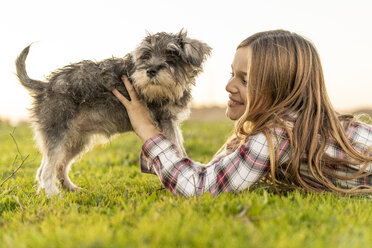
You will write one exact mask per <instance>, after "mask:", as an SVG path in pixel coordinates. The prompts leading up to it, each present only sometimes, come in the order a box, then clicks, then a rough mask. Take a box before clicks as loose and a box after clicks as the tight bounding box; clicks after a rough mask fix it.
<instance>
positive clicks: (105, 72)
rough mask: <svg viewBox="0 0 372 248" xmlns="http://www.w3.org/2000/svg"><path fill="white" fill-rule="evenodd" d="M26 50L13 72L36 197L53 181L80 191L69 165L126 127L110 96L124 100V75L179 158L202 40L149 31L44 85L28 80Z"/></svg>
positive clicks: (204, 51)
mask: <svg viewBox="0 0 372 248" xmlns="http://www.w3.org/2000/svg"><path fill="white" fill-rule="evenodd" d="M29 49H30V46H28V47H26V48H25V49H24V50H23V51H22V52H21V53H20V55H19V56H18V57H17V59H16V74H17V76H18V78H19V81H20V82H21V84H22V85H23V86H24V87H25V88H27V89H28V90H29V91H30V94H31V96H32V99H33V103H32V108H31V122H32V126H33V129H34V132H35V140H36V141H37V144H38V147H39V150H40V152H41V154H42V161H41V165H40V167H39V169H38V170H37V173H36V180H37V182H38V192H40V190H41V189H44V190H45V193H46V195H47V196H52V195H58V193H59V187H58V185H57V183H58V182H59V183H60V185H61V186H62V187H63V188H65V189H67V190H70V191H76V190H78V189H81V188H79V187H77V186H76V185H75V184H74V183H73V182H71V180H70V178H69V176H68V173H69V170H70V167H71V164H72V163H73V162H74V160H76V159H77V158H80V157H81V156H82V155H83V154H84V153H85V152H87V151H88V150H89V149H90V148H92V147H93V146H94V144H95V143H96V141H97V137H100V136H103V137H104V138H105V139H106V140H109V139H110V137H112V136H113V135H115V134H118V133H123V132H128V131H132V130H133V129H132V126H131V123H130V120H129V118H128V114H127V112H126V111H125V108H123V105H122V104H121V103H120V102H119V100H118V99H117V98H116V97H115V96H114V95H113V94H112V92H111V91H112V90H113V89H114V88H116V89H118V90H119V91H120V92H121V93H122V94H123V95H124V96H125V97H127V98H129V95H128V92H127V91H126V89H125V87H124V85H123V82H122V81H121V76H122V75H126V76H127V77H128V78H129V80H130V82H131V83H132V85H133V87H134V89H135V91H136V92H137V94H138V97H139V99H141V100H143V101H144V102H145V103H146V105H147V108H148V110H149V113H150V116H151V118H152V120H153V121H154V123H155V124H156V125H157V127H158V128H159V129H160V130H161V132H162V133H164V135H165V136H166V137H167V138H169V139H170V140H171V141H172V142H174V144H175V145H176V146H177V147H178V148H179V149H180V151H181V152H182V153H183V155H185V154H186V152H185V149H184V147H183V138H182V133H181V131H180V128H179V124H180V122H182V121H183V120H185V119H186V118H187V117H188V115H189V112H190V103H191V90H192V86H193V85H195V80H196V77H197V76H198V75H199V74H200V73H201V72H202V71H203V64H204V62H205V60H206V59H207V57H208V56H209V55H210V53H211V48H210V47H209V46H208V45H207V44H206V43H204V42H202V41H199V40H195V39H191V38H189V37H187V33H186V31H184V30H181V31H180V32H179V33H176V34H172V33H165V32H160V33H156V34H149V33H148V34H147V36H146V37H145V38H144V39H143V40H142V42H141V43H140V44H139V45H138V46H137V48H136V49H135V50H134V51H133V52H131V53H128V54H127V55H125V56H124V57H123V58H115V57H112V58H109V59H106V60H103V61H100V62H93V61H89V60H84V61H81V62H78V63H73V64H70V65H67V66H65V67H63V68H61V69H58V70H56V71H54V72H52V73H51V74H50V75H49V76H48V77H47V78H46V80H44V81H39V80H34V79H31V78H29V76H28V75H27V72H26V65H25V61H26V57H27V55H28V52H29Z"/></svg>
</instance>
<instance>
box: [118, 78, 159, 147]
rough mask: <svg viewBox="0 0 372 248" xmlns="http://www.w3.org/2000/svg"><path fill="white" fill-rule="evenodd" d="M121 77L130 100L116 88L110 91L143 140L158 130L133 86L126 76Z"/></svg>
mask: <svg viewBox="0 0 372 248" xmlns="http://www.w3.org/2000/svg"><path fill="white" fill-rule="evenodd" d="M121 79H122V80H123V82H124V86H125V88H126V89H127V91H128V93H129V96H130V98H131V101H129V100H128V99H127V98H125V97H124V96H123V95H122V94H121V93H120V92H119V91H118V90H117V89H114V90H113V91H112V93H113V94H114V95H115V96H116V97H117V98H118V99H119V101H120V102H121V103H122V104H123V105H124V107H125V108H126V110H127V113H128V116H129V119H130V122H131V124H132V127H133V130H134V132H135V133H136V134H137V135H138V137H140V139H141V140H142V141H143V142H145V141H146V140H147V139H149V138H151V137H153V136H154V135H156V134H159V133H160V131H159V130H158V129H157V128H156V127H155V125H154V124H153V122H152V121H151V119H150V117H149V113H148V112H149V111H148V109H147V107H146V105H145V104H144V103H143V102H142V101H140V100H139V99H138V96H137V93H136V91H135V90H134V89H133V86H132V84H131V83H130V82H129V80H128V78H127V77H126V76H122V78H121Z"/></svg>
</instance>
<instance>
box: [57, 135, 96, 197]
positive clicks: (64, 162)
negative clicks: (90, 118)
mask: <svg viewBox="0 0 372 248" xmlns="http://www.w3.org/2000/svg"><path fill="white" fill-rule="evenodd" d="M67 140H68V141H67V142H66V143H65V144H64V150H65V153H63V157H62V158H61V162H60V163H59V164H58V167H57V179H58V180H59V182H60V183H61V185H62V187H63V188H65V189H67V190H69V191H77V190H79V189H81V188H80V187H78V186H76V185H75V184H74V183H73V182H72V181H71V179H70V178H69V176H68V173H69V171H70V168H71V165H72V164H73V162H74V160H75V158H76V157H79V155H80V156H81V155H82V154H83V153H84V152H85V151H86V150H88V148H89V146H88V144H89V138H88V137H84V136H81V135H79V134H76V133H75V134H74V135H70V137H69V138H68V139H67Z"/></svg>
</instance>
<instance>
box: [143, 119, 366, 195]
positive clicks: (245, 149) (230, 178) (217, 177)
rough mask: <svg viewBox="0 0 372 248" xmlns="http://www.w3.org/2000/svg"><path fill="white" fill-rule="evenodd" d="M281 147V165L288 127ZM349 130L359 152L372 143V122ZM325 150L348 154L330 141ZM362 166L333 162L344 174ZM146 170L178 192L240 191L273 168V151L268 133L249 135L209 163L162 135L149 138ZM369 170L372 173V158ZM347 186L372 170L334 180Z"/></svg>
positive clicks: (282, 133)
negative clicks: (183, 152) (187, 155)
mask: <svg viewBox="0 0 372 248" xmlns="http://www.w3.org/2000/svg"><path fill="white" fill-rule="evenodd" d="M274 133H275V135H276V137H277V139H274V140H277V141H275V142H274V144H276V146H279V150H278V151H279V154H278V155H279V166H280V165H284V164H286V163H287V162H288V161H289V159H290V157H289V156H290V145H289V140H288V136H287V133H286V131H285V130H284V129H283V128H275V129H274ZM346 135H347V137H348V138H349V139H350V141H351V143H352V144H353V146H354V147H355V148H356V150H358V151H361V152H363V151H366V150H367V148H368V147H369V146H372V126H369V125H366V124H363V123H360V122H355V123H352V124H351V125H350V127H349V128H348V130H346ZM326 153H327V154H328V155H330V156H332V157H336V158H347V155H346V153H345V152H344V151H343V150H342V149H341V148H340V147H339V146H338V145H337V144H336V143H332V142H331V143H330V144H329V145H328V147H327V150H326ZM361 167H362V165H360V166H353V165H334V166H332V168H334V170H335V172H336V173H337V174H339V175H350V174H351V173H355V172H356V171H357V170H358V169H359V168H361ZM141 170H142V172H144V173H152V174H156V175H157V176H158V177H159V179H160V181H161V182H162V184H163V185H164V187H166V188H167V189H169V190H170V192H171V193H172V194H175V195H185V196H191V195H200V194H203V193H204V192H209V193H210V194H212V195H218V194H219V193H221V192H225V191H230V192H235V193H237V192H240V191H242V190H246V189H247V188H248V187H250V186H252V185H253V184H255V183H257V182H258V181H259V180H260V179H261V178H262V177H264V176H265V175H266V174H267V173H268V172H269V171H270V153H269V146H268V142H267V139H266V137H265V135H263V134H262V133H259V134H257V135H253V136H250V137H249V138H248V141H247V142H246V143H245V144H244V145H241V146H240V147H239V148H238V149H236V150H235V151H233V152H231V153H228V152H226V151H224V152H222V153H221V154H220V155H218V156H216V157H215V158H214V159H213V160H212V161H211V162H209V163H208V164H206V165H203V164H201V163H198V162H195V161H192V160H190V159H189V158H183V157H182V156H181V153H180V151H179V150H178V148H177V147H176V146H175V145H174V144H172V142H170V141H169V140H168V139H167V138H166V137H164V136H163V135H161V134H158V135H155V136H154V137H152V138H150V139H148V140H147V141H146V142H145V143H144V145H143V147H142V153H141ZM367 172H370V173H372V163H370V164H369V165H368V168H367ZM300 173H301V174H302V175H303V176H305V177H307V178H308V179H310V180H311V179H312V176H311V174H310V172H309V170H308V169H307V165H306V164H304V165H302V166H300ZM331 180H332V181H333V183H335V184H336V185H338V186H340V187H342V188H352V187H355V186H359V185H372V175H369V176H365V177H363V178H358V179H352V180H339V179H331Z"/></svg>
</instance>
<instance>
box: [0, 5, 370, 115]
mask: <svg viewBox="0 0 372 248" xmlns="http://www.w3.org/2000/svg"><path fill="white" fill-rule="evenodd" d="M371 12H372V1H368V0H366V1H362V0H355V1H340V0H338V1H321V0H313V1H295V0H282V1H280V0H278V1H247V0H241V1H234V0H230V1H218V0H214V1H213V0H187V1H185V0H184V1H178V0H163V1H162V0H157V1H144V0H136V1H134V0H130V1H123V0H122V1H115V0H103V1H97V0H90V1H82V0H80V1H77V0H64V1H59V0H58V1H53V0H50V1H42V0H32V1H29V0H12V1H2V2H1V3H0V33H1V39H0V42H1V43H0V117H3V118H4V117H5V118H10V119H13V120H16V119H19V118H25V117H26V116H27V111H26V109H27V108H28V107H29V106H30V98H29V95H28V92H27V91H26V90H25V89H24V88H22V87H21V86H20V85H19V83H18V82H17V79H16V77H15V76H14V71H15V67H14V60H15V58H16V56H17V55H18V53H19V52H20V51H21V50H22V49H23V48H24V47H25V46H27V45H28V44H30V43H32V42H35V44H34V45H33V46H32V48H31V52H30V54H29V57H28V60H27V70H28V72H29V75H30V76H31V77H32V78H35V79H42V78H43V77H44V76H46V75H48V74H49V73H50V72H51V71H53V70H55V69H56V68H58V67H62V66H64V65H66V64H68V63H71V62H77V61H80V60H82V59H91V60H101V59H104V58H107V57H111V56H123V55H125V54H126V53H127V52H130V51H131V50H133V49H134V47H135V46H136V44H138V43H139V42H140V41H141V39H142V38H143V37H144V36H145V34H146V32H145V31H146V30H147V31H149V32H151V33H155V32H160V31H166V32H178V31H179V30H180V29H181V28H185V29H187V30H188V33H189V36H190V37H194V38H197V39H200V40H203V41H205V42H206V43H208V44H209V45H210V46H211V47H212V48H213V49H214V50H213V54H212V57H211V58H210V59H209V60H208V62H207V63H206V65H205V72H204V73H203V74H202V75H201V76H200V77H199V79H198V80H197V86H196V88H195V89H194V104H196V105H212V104H219V105H224V104H225V102H226V100H227V94H226V93H225V90H224V87H225V84H226V82H227V80H228V78H229V72H230V65H231V62H232V58H233V55H234V52H235V48H236V46H237V45H238V44H239V43H240V41H242V40H243V39H244V38H246V37H247V36H249V35H251V34H253V33H255V32H259V31H264V30H271V29H278V28H281V29H287V30H290V31H294V32H296V33H299V34H301V35H304V36H306V37H307V38H309V39H310V40H312V41H313V42H314V43H315V45H316V47H317V48H318V51H319V53H320V56H321V59H322V62H323V69H324V73H325V79H326V83H327V88H328V93H329V95H330V98H331V100H332V102H333V104H334V106H335V107H336V108H337V109H339V110H350V109H354V108H359V107H372V73H371V71H372V60H371V57H372V29H371V24H372V15H371Z"/></svg>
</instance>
